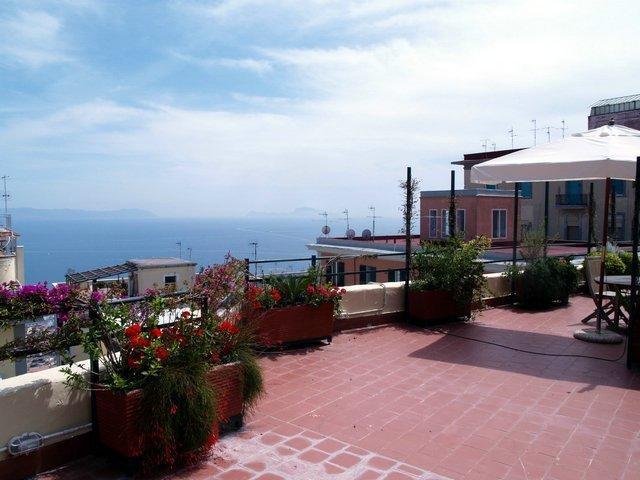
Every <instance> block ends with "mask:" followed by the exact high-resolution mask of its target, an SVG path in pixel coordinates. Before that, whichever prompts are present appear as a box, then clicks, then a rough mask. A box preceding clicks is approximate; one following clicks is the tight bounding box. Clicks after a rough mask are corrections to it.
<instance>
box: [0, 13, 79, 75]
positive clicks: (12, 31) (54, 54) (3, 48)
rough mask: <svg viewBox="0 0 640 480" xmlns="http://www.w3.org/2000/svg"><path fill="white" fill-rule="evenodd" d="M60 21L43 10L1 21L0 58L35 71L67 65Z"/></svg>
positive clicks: (68, 58) (67, 55) (16, 15)
mask: <svg viewBox="0 0 640 480" xmlns="http://www.w3.org/2000/svg"><path fill="white" fill-rule="evenodd" d="M61 28H62V25H61V22H60V20H59V19H58V18H57V17H55V16H53V15H50V14H49V13H47V12H44V11H20V12H18V13H16V14H15V15H14V16H10V17H5V18H0V58H2V57H4V58H5V59H6V60H8V61H9V62H10V63H18V64H21V65H24V66H27V67H32V68H37V67H41V66H43V65H47V64H51V63H60V62H68V61H69V60H70V56H69V54H68V51H67V47H66V45H65V43H64V42H63V40H62V39H61Z"/></svg>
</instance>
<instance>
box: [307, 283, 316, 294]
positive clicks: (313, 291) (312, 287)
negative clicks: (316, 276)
mask: <svg viewBox="0 0 640 480" xmlns="http://www.w3.org/2000/svg"><path fill="white" fill-rule="evenodd" d="M307 293H308V294H309V295H313V294H314V293H316V289H315V288H314V286H313V285H309V286H308V287H307Z"/></svg>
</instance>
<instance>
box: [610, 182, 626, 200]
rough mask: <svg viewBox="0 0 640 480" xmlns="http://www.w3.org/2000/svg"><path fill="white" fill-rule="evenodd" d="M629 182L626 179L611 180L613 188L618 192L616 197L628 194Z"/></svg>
mask: <svg viewBox="0 0 640 480" xmlns="http://www.w3.org/2000/svg"><path fill="white" fill-rule="evenodd" d="M626 187H627V182H625V181H624V180H613V181H612V182H611V188H613V191H614V192H615V194H616V197H624V196H625V195H626V194H627V188H626Z"/></svg>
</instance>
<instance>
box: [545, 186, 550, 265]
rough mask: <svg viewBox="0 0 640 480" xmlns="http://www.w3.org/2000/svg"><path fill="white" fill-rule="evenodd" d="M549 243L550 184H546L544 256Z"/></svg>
mask: <svg viewBox="0 0 640 480" xmlns="http://www.w3.org/2000/svg"><path fill="white" fill-rule="evenodd" d="M548 242H549V182H544V256H545V257H546V256H547V243H548Z"/></svg>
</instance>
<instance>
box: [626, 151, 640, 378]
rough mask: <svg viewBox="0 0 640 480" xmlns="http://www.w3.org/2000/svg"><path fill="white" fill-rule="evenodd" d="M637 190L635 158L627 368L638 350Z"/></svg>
mask: <svg viewBox="0 0 640 480" xmlns="http://www.w3.org/2000/svg"><path fill="white" fill-rule="evenodd" d="M638 188H640V157H637V158H636V181H635V183H634V188H633V192H634V193H633V220H632V221H631V228H632V232H631V241H632V247H631V254H632V255H633V256H632V257H631V298H630V299H629V300H630V304H631V305H630V310H629V326H628V330H627V335H628V336H629V338H628V340H627V341H628V342H629V345H628V347H627V368H631V367H632V366H633V364H635V363H637V362H638V351H637V350H638V348H639V342H638V339H637V338H636V337H637V336H638V330H637V322H638V292H637V290H636V287H635V285H636V283H637V279H638V210H639V209H640V194H638Z"/></svg>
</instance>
